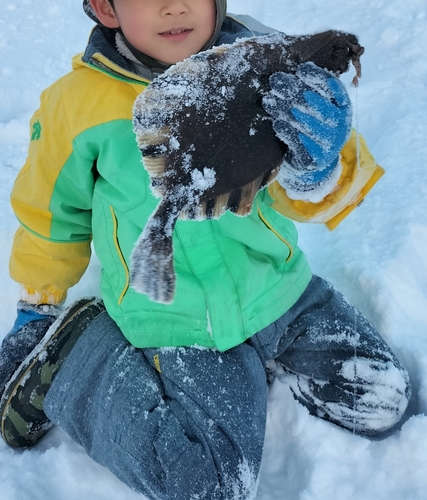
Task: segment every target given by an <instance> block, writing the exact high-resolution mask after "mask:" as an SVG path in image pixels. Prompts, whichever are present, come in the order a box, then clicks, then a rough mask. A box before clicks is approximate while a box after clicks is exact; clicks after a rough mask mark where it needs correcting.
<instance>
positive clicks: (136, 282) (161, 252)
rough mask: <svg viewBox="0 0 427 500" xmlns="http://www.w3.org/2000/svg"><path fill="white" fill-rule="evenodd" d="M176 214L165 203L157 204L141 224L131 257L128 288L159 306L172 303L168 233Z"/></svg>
mask: <svg viewBox="0 0 427 500" xmlns="http://www.w3.org/2000/svg"><path fill="white" fill-rule="evenodd" d="M176 213H177V211H176V210H175V209H173V208H172V209H170V207H168V205H167V203H165V202H161V203H160V205H159V207H158V208H157V210H156V211H155V212H154V213H153V214H152V215H151V217H150V219H149V220H148V222H147V224H146V225H145V228H144V230H143V232H142V234H141V236H140V237H139V238H138V241H137V242H136V244H135V247H134V249H133V251H132V255H131V265H130V285H131V287H132V288H133V289H134V290H135V291H136V292H138V293H142V294H144V295H147V296H148V297H149V299H150V300H152V301H154V302H160V303H163V304H170V303H172V302H173V298H174V294H175V271H174V266H173V247H172V233H173V228H174V226H175V223H176V218H177V216H176Z"/></svg>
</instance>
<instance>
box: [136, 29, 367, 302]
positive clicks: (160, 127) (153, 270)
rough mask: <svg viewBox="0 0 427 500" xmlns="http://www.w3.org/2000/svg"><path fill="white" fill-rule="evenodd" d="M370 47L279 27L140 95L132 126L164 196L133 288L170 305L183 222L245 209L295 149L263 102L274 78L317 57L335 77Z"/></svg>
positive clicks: (341, 36)
mask: <svg viewBox="0 0 427 500" xmlns="http://www.w3.org/2000/svg"><path fill="white" fill-rule="evenodd" d="M363 50H364V49H363V47H361V46H360V45H359V43H358V40H357V38H356V37H355V36H354V35H351V34H348V33H343V32H339V31H327V32H324V33H318V34H315V35H304V36H299V37H291V36H286V35H284V34H281V33H275V34H272V35H267V36H259V37H253V38H249V39H246V40H243V41H240V42H236V43H234V44H232V45H223V46H220V47H216V48H213V49H211V50H208V51H206V52H202V53H199V54H197V55H194V56H192V57H190V58H189V59H186V60H185V61H183V62H181V63H178V64H176V65H174V66H172V67H171V68H170V69H169V70H168V71H166V72H165V73H164V74H162V75H161V76H159V77H158V78H156V79H155V80H154V81H153V82H152V83H151V84H150V85H149V86H148V88H147V89H146V90H145V91H144V92H143V93H142V94H141V95H140V96H139V97H138V98H137V100H136V102H135V106H134V129H135V133H136V136H137V141H138V145H139V147H140V149H141V152H142V155H143V163H144V166H145V168H146V169H147V171H148V172H149V174H150V179H151V188H152V190H153V192H154V193H155V194H156V195H157V196H159V197H160V198H161V202H160V203H159V205H158V207H157V209H156V211H155V212H154V213H153V214H152V216H151V217H150V219H149V221H148V222H147V224H146V226H145V228H144V231H143V233H142V235H141V237H140V238H139V239H138V242H137V244H136V245H135V248H134V250H133V253H132V257H131V286H132V287H133V288H134V289H135V290H136V291H138V292H140V293H144V294H147V295H148V296H149V297H150V299H151V300H154V301H158V302H163V303H170V302H172V301H173V296H174V290H175V273H174V268H173V248H172V233H173V228H174V226H175V223H176V221H177V219H178V218H184V219H207V218H218V217H220V216H221V215H222V214H223V213H224V212H225V211H226V210H230V211H232V212H234V213H235V214H237V215H241V216H244V215H247V214H248V213H250V211H251V209H252V203H253V200H254V197H255V195H256V193H257V192H258V191H259V189H261V188H263V187H265V186H266V185H267V184H269V183H270V182H271V181H272V180H273V179H274V177H275V176H276V175H277V172H278V169H279V167H280V164H281V162H282V158H283V156H284V154H285V153H286V151H287V145H286V144H284V143H283V142H282V141H280V140H279V139H278V138H277V136H276V135H275V133H274V130H273V127H272V120H271V117H270V115H268V113H267V112H266V111H265V110H264V109H263V107H262V98H263V96H264V95H265V94H266V93H267V92H268V91H269V90H270V87H269V77H270V76H271V75H272V74H273V73H275V72H277V71H282V72H287V73H295V71H296V68H297V67H298V65H299V64H301V63H304V62H308V61H311V62H313V63H314V64H316V65H317V66H319V67H321V68H324V69H327V70H329V71H331V72H333V73H334V74H336V75H339V74H341V73H343V72H345V71H347V70H348V68H349V64H350V62H353V64H354V66H355V68H356V72H357V76H356V79H357V77H358V76H360V61H359V58H360V55H361V54H362V53H363Z"/></svg>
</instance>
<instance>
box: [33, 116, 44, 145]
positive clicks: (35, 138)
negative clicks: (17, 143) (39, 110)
mask: <svg viewBox="0 0 427 500" xmlns="http://www.w3.org/2000/svg"><path fill="white" fill-rule="evenodd" d="M41 134H42V126H41V125H40V122H39V121H38V120H37V121H36V122H35V123H34V125H33V128H32V131H31V140H32V141H38V140H39V139H40V136H41Z"/></svg>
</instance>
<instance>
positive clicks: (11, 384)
mask: <svg viewBox="0 0 427 500" xmlns="http://www.w3.org/2000/svg"><path fill="white" fill-rule="evenodd" d="M83 4H84V8H85V11H86V13H88V15H89V16H90V17H91V18H92V19H94V20H95V21H96V22H97V26H96V27H95V29H94V30H93V32H92V34H91V37H90V40H89V44H88V46H87V48H86V51H85V53H84V54H83V55H82V56H78V57H76V58H75V59H74V61H73V71H72V72H71V73H69V74H68V75H66V76H64V77H63V78H61V79H60V80H59V81H58V82H56V83H55V84H54V85H52V86H51V87H50V88H49V89H48V90H46V91H45V92H44V93H43V95H42V102H41V107H40V109H39V110H38V111H37V112H36V113H35V115H34V117H33V122H32V125H33V127H36V128H37V130H38V131H39V133H38V134H37V135H34V136H33V140H32V141H31V144H30V149H29V156H28V160H27V163H26V165H25V167H24V168H23V170H22V171H21V173H20V174H19V176H18V178H17V180H16V183H15V186H14V190H13V193H12V204H13V207H14V210H15V213H16V215H17V217H18V219H19V221H20V224H21V226H20V228H19V229H18V231H17V233H16V236H15V240H14V245H13V251H12V256H11V275H12V278H13V279H15V280H16V281H18V282H19V283H21V284H22V294H21V300H20V301H19V302H18V316H17V320H16V322H15V325H14V327H13V328H12V330H11V332H10V333H9V334H8V335H7V336H6V338H5V339H4V341H3V344H2V348H1V351H0V393H2V394H3V396H2V400H1V414H2V436H3V438H4V439H5V441H6V442H7V443H8V444H10V445H11V446H15V447H25V446H31V445H33V444H35V443H37V442H38V440H39V439H41V437H42V436H43V435H44V434H45V433H46V432H47V431H48V429H49V428H50V427H51V426H52V425H54V424H55V425H58V426H60V427H61V428H62V429H64V430H65V431H66V432H67V433H68V434H69V435H70V436H71V437H72V438H73V439H74V440H75V441H76V442H78V443H79V444H81V445H82V446H83V447H84V448H85V449H86V451H87V453H88V454H89V455H90V456H91V457H92V458H93V459H94V460H96V461H97V462H99V463H100V464H102V465H104V466H105V467H107V468H108V469H110V470H111V471H112V472H113V473H114V474H115V475H116V476H117V477H118V478H120V479H121V480H122V481H123V482H124V483H126V484H127V485H129V486H130V487H131V488H133V489H135V490H136V491H139V492H141V493H143V494H144V495H146V496H147V497H148V498H151V499H160V498H161V499H165V500H170V499H174V498H176V499H180V500H182V499H190V498H200V499H206V500H213V499H230V498H233V499H237V498H239V499H242V500H243V499H248V498H254V497H255V495H256V484H257V479H258V473H259V467H260V462H261V455H262V449H263V442H264V432H265V421H266V405H267V387H268V386H267V377H266V363H267V362H270V361H273V360H274V361H276V362H277V363H278V364H280V365H281V366H282V367H283V369H284V370H285V372H286V373H287V380H288V381H289V384H290V387H291V389H292V391H293V393H294V395H295V397H296V398H297V399H298V401H300V402H301V403H302V404H303V405H305V406H306V407H307V408H308V409H309V410H310V412H311V413H312V414H313V415H317V416H319V417H322V418H324V419H326V420H329V421H331V422H333V423H335V424H337V425H339V426H342V427H344V428H347V429H350V430H351V431H353V432H356V433H360V434H362V435H368V436H369V435H376V434H378V433H381V432H383V431H385V430H387V429H390V428H392V427H393V426H394V425H395V424H396V423H397V422H398V421H399V420H400V418H401V417H402V415H403V413H404V411H405V409H406V406H407V403H408V399H409V396H410V384H409V380H408V375H407V373H406V371H405V370H404V369H403V368H402V366H401V365H400V364H399V362H398V361H397V359H396V357H395V356H394V355H393V353H392V352H391V350H390V348H389V347H388V346H387V345H386V343H385V342H384V341H383V340H382V339H381V338H380V336H379V335H378V333H377V332H376V331H375V330H374V328H373V327H372V326H371V325H370V324H369V323H368V322H367V320H366V319H365V318H364V317H363V316H362V315H361V314H360V313H359V312H358V311H357V310H355V308H354V307H353V306H351V305H350V304H349V303H348V302H347V300H346V299H345V298H343V296H342V295H341V294H339V293H338V292H337V291H336V290H335V289H334V288H333V287H332V286H331V285H329V284H328V283H326V282H325V281H324V280H322V279H321V278H319V277H317V276H313V275H312V274H311V271H310V269H309V267H308V265H307V262H306V259H305V257H304V254H303V253H302V251H301V250H300V249H299V248H298V246H297V234H296V229H295V226H294V224H293V223H292V222H291V221H290V220H289V218H288V217H286V216H284V215H283V214H286V215H287V216H289V217H293V218H296V219H297V220H316V221H319V220H323V221H324V222H326V223H327V224H329V225H330V226H331V227H333V226H334V225H336V224H337V223H338V222H339V221H340V220H341V219H342V218H343V217H344V216H345V215H346V214H347V213H348V212H349V211H350V210H351V208H352V204H354V203H355V200H356V201H360V199H361V198H362V197H363V196H364V194H366V192H367V191H368V189H369V188H370V187H371V185H372V184H373V183H374V182H375V181H376V179H377V178H378V177H379V175H380V173H381V171H380V169H379V167H377V166H376V165H375V162H374V161H373V159H372V158H371V157H370V155H369V153H368V151H367V150H366V149H365V147H364V144H363V142H362V148H361V153H362V158H361V164H362V165H363V163H364V162H365V163H367V164H371V165H372V167H371V170H370V171H369V175H366V172H365V176H364V177H363V179H364V180H363V182H361V180H360V179H361V178H360V176H358V171H357V169H358V167H357V165H356V163H357V162H356V147H355V139H354V136H351V138H350V140H349V141H347V139H348V134H349V129H348V127H347V126H344V125H337V124H344V123H346V124H348V123H349V122H350V121H351V120H350V119H349V115H350V106H349V101H348V98H346V95H345V92H344V91H343V88H342V86H341V85H339V84H338V83H337V82H338V81H337V80H336V79H335V78H334V77H333V76H332V75H331V74H330V73H328V72H326V71H324V70H320V69H315V68H313V69H312V71H313V72H314V73H315V75H316V78H320V79H323V81H324V82H325V85H327V87H328V88H329V89H330V95H328V96H324V95H323V96H322V95H320V94H316V93H315V92H314V91H313V90H312V89H307V92H303V93H300V94H298V96H295V97H294V101H293V102H289V100H284V101H283V106H285V107H286V109H285V112H286V113H287V114H288V116H290V114H289V109H296V108H299V109H300V110H301V109H302V110H303V112H302V113H301V112H299V113H293V117H294V118H292V119H290V120H289V122H287V123H284V124H283V126H284V127H286V128H287V129H288V131H289V128H290V129H291V130H292V129H294V130H295V131H299V133H295V136H296V137H299V140H300V144H299V147H300V150H301V152H302V153H301V154H302V155H303V156H304V157H306V158H307V162H308V163H307V172H310V174H309V175H305V173H304V172H303V173H302V174H301V175H300V177H299V179H298V182H296V183H293V184H292V185H289V189H288V191H286V190H285V189H284V188H283V187H281V186H280V185H279V184H278V183H273V184H271V185H270V186H269V187H268V188H265V189H263V190H262V191H260V192H259V193H258V195H257V199H256V203H257V207H258V209H257V210H253V211H252V212H251V214H250V215H248V216H247V217H244V218H240V217H236V216H234V215H233V214H231V213H227V214H226V215H225V216H224V217H222V218H220V219H218V220H210V221H203V222H197V223H191V222H190V223H188V222H182V223H180V222H178V224H177V234H176V238H175V270H176V274H177V282H178V286H177V290H176V295H175V300H174V302H173V303H172V304H170V305H164V304H158V303H154V302H151V301H150V300H149V299H148V298H147V297H146V296H144V295H141V294H138V293H136V292H135V291H134V290H132V289H131V288H129V277H128V276H129V275H128V262H129V257H130V254H131V251H132V248H133V245H134V243H135V241H136V240H137V238H138V236H139V234H140V233H141V230H142V229H143V227H144V224H145V222H146V221H147V220H148V217H149V216H150V214H151V213H152V211H153V209H154V208H155V206H156V204H157V200H156V199H155V198H154V197H153V196H152V195H151V193H150V191H149V186H148V176H146V175H145V176H144V175H141V170H142V169H141V160H140V153H139V150H138V147H137V145H136V141H135V136H134V132H133V130H132V106H133V103H134V101H135V98H136V97H137V95H138V94H139V93H140V92H141V91H143V90H144V87H146V86H147V84H149V82H150V81H151V80H152V79H153V78H155V77H156V76H157V75H159V74H160V73H162V72H163V71H164V70H165V69H166V68H168V67H169V66H170V65H171V64H174V63H177V62H179V61H181V60H183V59H184V58H186V57H189V56H190V55H192V54H195V53H198V52H199V51H201V50H205V49H207V48H210V47H212V46H213V45H219V44H222V43H231V42H233V41H234V40H235V39H236V38H244V37H249V36H252V35H253V32H251V31H250V30H249V29H248V28H247V27H246V26H245V25H243V24H242V23H240V22H239V21H237V20H236V19H234V18H232V17H229V16H226V14H225V12H226V2H225V0H186V1H181V0H174V1H172V0H114V3H113V0H90V1H89V0H85V1H84V2H83ZM285 80H286V76H285V75H283V74H280V73H279V74H277V76H276V77H275V78H273V79H272V80H271V82H272V85H273V87H274V86H276V90H277V93H278V94H279V95H280V89H281V87H282V86H283V82H284V81H285ZM307 96H309V97H307ZM279 100H280V99H279ZM331 103H333V104H331ZM331 106H332V108H331ZM331 109H332V111H333V113H334V117H335V118H336V120H335V121H331V120H329V119H328V118H329V113H330V112H331ZM314 110H315V111H316V112H318V113H320V114H321V117H320V118H321V119H319V120H316V124H315V126H314V129H313V120H312V119H311V118H310V114H313V111H314ZM272 113H273V111H272ZM273 118H274V115H273ZM310 130H312V131H313V130H314V137H313V135H312V132H310ZM316 139H317V142H316ZM346 141H347V142H346ZM325 142H329V144H330V148H329V149H328V151H326V149H325V148H324V147H322V144H323V145H324V144H325ZM344 143H346V144H345V146H344V147H342V146H343V144H344ZM329 157H330V162H329V164H328V166H327V168H325V165H324V163H322V162H324V160H325V158H329ZM314 158H315V159H314ZM284 161H285V162H286V164H287V165H288V166H289V169H292V158H290V157H288V158H285V159H284ZM284 168H285V167H284ZM290 188H292V191H293V192H292V196H289V194H290ZM351 190H353V192H354V191H355V195H354V196H352V199H351V201H349V200H348V199H347V198H346V196H345V193H346V192H349V191H351ZM314 192H317V193H319V192H322V197H321V199H318V200H315V201H313V199H314V196H312V195H313V193H314ZM307 193H311V195H307ZM298 196H299V197H298ZM92 239H93V242H94V247H95V250H96V253H97V255H98V257H99V259H100V262H101V264H102V267H103V273H102V298H103V302H102V301H101V300H99V299H95V298H84V299H81V300H80V301H78V302H76V303H75V304H72V305H71V306H70V307H69V308H68V309H66V310H65V311H64V312H62V310H61V305H62V304H63V302H64V301H65V299H66V294H67V289H68V288H70V287H71V286H73V285H74V284H75V283H77V282H78V281H79V279H80V278H81V276H82V275H83V273H84V271H85V269H86V267H87V265H88V262H89V258H90V245H91V241H92ZM104 304H105V306H104ZM46 332H48V333H47V334H46Z"/></svg>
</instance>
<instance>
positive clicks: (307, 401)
mask: <svg viewBox="0 0 427 500" xmlns="http://www.w3.org/2000/svg"><path fill="white" fill-rule="evenodd" d="M269 360H279V361H280V363H281V364H282V365H283V366H284V369H285V371H286V373H287V375H286V379H287V380H288V382H289V384H290V387H291V389H292V391H293V392H294V395H295V397H296V398H297V399H298V400H299V401H300V402H301V403H302V404H304V405H306V406H307V407H308V408H309V410H310V411H311V412H312V413H313V414H317V415H318V416H321V417H322V418H325V419H328V420H331V421H333V422H335V423H336V424H338V425H340V426H343V427H346V428H348V429H350V430H352V431H354V432H357V433H361V434H375V433H376V432H381V431H384V430H386V429H389V428H391V427H393V426H394V425H395V424H396V423H397V422H398V421H399V419H400V418H401V416H402V414H403V412H404V410H405V408H406V406H407V402H408V399H409V395H410V386H409V381H408V375H407V373H406V371H405V370H404V369H403V368H402V367H401V365H400V364H399V362H398V361H397V359H396V358H395V356H394V355H393V354H392V352H391V351H390V349H389V347H388V346H387V345H386V344H385V342H384V341H383V340H382V339H381V338H380V337H379V335H378V334H377V333H376V331H375V330H374V329H373V328H372V326H371V325H370V324H369V323H368V322H367V321H366V319H364V318H363V316H361V314H360V313H359V312H358V311H356V310H355V309H354V308H353V307H352V306H351V305H350V304H349V303H348V302H347V301H346V300H345V299H344V298H343V297H342V295H340V294H339V293H338V292H337V291H335V290H334V289H333V288H332V287H331V286H330V285H329V284H327V283H326V282H325V281H323V280H322V279H320V278H318V277H313V279H312V281H311V282H310V284H309V286H308V288H307V290H306V291H305V292H304V294H303V295H302V297H301V298H300V300H299V301H298V302H297V303H296V304H295V306H294V307H292V308H291V309H290V310H289V311H288V312H287V313H286V314H285V315H284V316H282V317H281V318H280V319H279V320H277V321H276V322H275V323H273V324H272V325H270V326H269V327H267V328H265V329H264V330H262V331H260V332H258V333H257V334H256V335H254V336H253V337H252V338H251V339H250V340H249V341H248V342H246V343H244V344H241V345H239V346H237V347H235V348H233V349H230V350H229V351H226V352H223V353H220V352H217V351H215V350H211V349H206V348H195V347H191V348H190V347H187V348H161V349H136V348H134V347H132V346H131V345H130V344H129V343H128V342H127V341H126V339H125V338H124V337H123V335H122V334H121V332H120V330H119V329H118V328H117V326H116V324H115V323H114V322H113V321H112V320H111V319H110V318H109V316H108V315H107V314H106V313H103V314H101V315H100V316H99V317H98V318H96V319H95V320H94V321H93V322H92V324H90V325H89V327H88V328H87V330H86V331H85V332H84V334H83V335H82V336H81V337H80V339H79V340H78V342H77V344H76V345H75V347H74V348H73V350H72V351H71V353H70V354H69V356H68V358H67V359H66V361H65V363H64V365H63V367H62V368H61V370H60V371H59V373H58V375H57V377H56V379H55V380H54V382H53V385H52V386H51V388H50V390H49V392H48V394H47V397H46V400H45V404H44V409H45V412H46V414H47V415H48V417H49V418H50V419H51V420H52V421H53V422H54V423H55V424H57V425H58V426H60V427H61V428H62V429H64V430H65V431H66V432H67V433H68V434H69V435H70V436H71V438H72V439H73V440H75V441H76V442H77V443H80V444H81V445H82V446H83V447H84V448H85V450H86V451H87V453H88V454H89V456H91V457H92V458H93V459H94V460H95V461H97V462H98V463H100V464H102V465H104V466H105V467H107V468H108V469H109V470H110V471H112V472H113V473H114V474H115V475H116V476H117V477H118V478H119V479H120V480H122V481H123V482H124V483H126V484H127V485H128V486H130V487H131V488H133V489H134V490H136V491H138V492H140V493H143V494H144V495H146V496H147V497H148V498H149V499H150V500H154V499H161V500H173V499H175V500H195V499H198V500H248V499H253V498H255V496H256V489H257V482H258V473H259V468H260V463H261V456H262V449H263V441H264V432H265V423H266V405H267V388H268V383H267V377H266V362H267V361H269Z"/></svg>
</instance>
